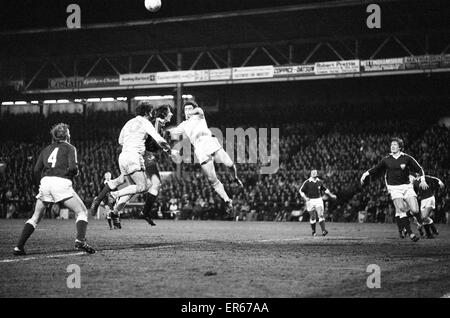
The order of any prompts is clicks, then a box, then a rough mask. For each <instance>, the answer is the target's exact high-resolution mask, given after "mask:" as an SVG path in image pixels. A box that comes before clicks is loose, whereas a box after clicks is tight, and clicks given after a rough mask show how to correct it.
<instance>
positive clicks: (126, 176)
mask: <svg viewBox="0 0 450 318" xmlns="http://www.w3.org/2000/svg"><path fill="white" fill-rule="evenodd" d="M152 108H153V106H152V105H151V104H149V103H148V102H142V103H141V104H140V105H138V106H137V107H136V117H134V118H132V119H130V120H129V121H128V122H127V123H126V124H125V125H124V126H123V128H122V130H121V131H120V135H119V144H120V145H121V146H122V152H121V153H120V155H119V168H120V176H119V177H117V178H116V179H113V180H110V181H108V182H107V183H106V184H105V187H104V188H103V189H102V191H101V192H100V194H99V195H98V196H97V197H96V198H94V200H93V202H92V205H91V213H92V212H94V213H95V211H97V209H98V206H99V205H100V202H101V201H102V200H103V199H104V197H105V196H106V195H107V194H108V193H110V195H111V196H112V197H113V198H114V199H117V202H116V205H115V207H114V213H111V217H112V218H113V222H114V221H115V220H114V218H115V217H117V214H118V213H119V212H120V211H121V210H122V209H123V208H124V207H125V205H126V203H127V202H128V201H129V200H130V199H131V197H132V196H133V195H134V194H138V193H143V192H146V191H148V190H149V188H150V184H149V183H148V182H147V176H146V175H145V166H144V159H143V157H142V154H143V153H144V151H145V141H146V139H147V137H148V136H150V137H151V138H153V139H154V140H155V141H156V142H157V144H158V145H159V146H160V147H161V148H162V149H163V150H164V151H166V152H168V153H170V154H171V156H176V155H177V153H178V152H177V151H175V150H172V149H170V146H169V144H168V143H167V141H166V140H165V139H164V138H163V137H161V135H159V134H158V133H157V131H156V129H155V127H153V125H152V124H151V122H150V121H149V118H150V113H151V111H152ZM125 181H128V184H129V185H128V186H126V187H124V188H123V189H120V190H118V191H112V190H113V189H116V188H117V187H118V186H120V185H121V184H123V183H125ZM114 223H116V222H114Z"/></svg>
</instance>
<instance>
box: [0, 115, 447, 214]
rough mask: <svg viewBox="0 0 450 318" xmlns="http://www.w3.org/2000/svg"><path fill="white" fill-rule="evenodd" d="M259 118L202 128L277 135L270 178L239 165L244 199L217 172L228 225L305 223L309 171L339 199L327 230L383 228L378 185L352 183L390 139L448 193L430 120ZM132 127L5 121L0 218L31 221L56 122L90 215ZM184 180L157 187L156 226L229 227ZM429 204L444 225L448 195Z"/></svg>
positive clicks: (193, 170) (197, 182)
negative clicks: (67, 136)
mask: <svg viewBox="0 0 450 318" xmlns="http://www.w3.org/2000/svg"><path fill="white" fill-rule="evenodd" d="M340 109H342V107H341V108H340ZM352 109H353V108H348V109H347V111H351V110H352ZM321 111H322V112H323V113H327V111H328V112H331V111H332V110H330V109H321ZM257 114H258V115H256V116H255V113H254V112H252V113H245V112H243V113H242V116H239V118H236V117H231V116H226V115H224V114H220V115H217V114H210V115H208V118H207V119H208V123H209V126H210V127H217V128H220V129H221V130H222V131H225V128H227V127H233V128H237V127H241V128H244V129H246V128H248V127H266V128H269V127H279V128H280V134H279V135H280V141H279V162H280V167H279V170H278V172H277V173H275V174H266V175H263V174H259V173H258V171H259V169H260V167H261V164H260V163H258V164H249V163H244V164H238V169H239V174H240V177H241V180H242V181H243V182H244V184H245V188H244V190H242V191H241V190H239V187H238V186H237V185H236V184H234V183H233V182H232V177H231V175H229V174H228V172H227V171H226V170H225V169H224V167H221V165H219V167H218V175H219V178H220V179H221V180H222V182H223V183H224V185H225V187H226V189H229V191H230V192H231V193H232V195H233V200H234V203H235V207H236V209H235V210H236V214H235V216H234V218H235V219H238V220H266V221H290V220H298V218H299V217H300V218H301V219H302V220H307V218H308V216H307V214H303V210H304V201H303V200H302V199H301V197H300V195H299V193H298V189H299V187H300V186H301V184H302V182H303V181H304V180H306V179H307V177H308V174H309V171H310V170H311V169H312V168H315V169H317V170H319V172H320V177H321V178H322V179H323V180H324V181H325V185H326V186H327V187H328V188H329V189H330V190H331V191H332V192H333V193H335V194H337V196H338V199H337V200H330V199H328V200H326V201H325V202H326V212H327V213H326V216H327V219H328V220H329V221H333V222H355V221H358V218H359V216H360V215H361V214H363V215H365V218H366V221H367V222H389V221H390V220H391V219H392V217H393V211H394V209H393V206H392V203H391V201H390V200H389V197H388V194H387V191H386V189H385V185H384V183H383V180H382V179H381V178H380V179H379V180H373V181H372V182H371V183H370V184H369V185H368V186H366V187H361V186H360V184H359V179H360V176H361V174H362V172H363V171H365V170H367V169H368V168H370V167H372V166H373V165H375V164H376V163H377V162H378V161H379V160H381V158H382V157H383V156H384V155H386V154H387V153H388V152H389V140H390V138H391V137H392V136H400V137H402V138H403V139H404V140H405V144H406V149H405V152H407V153H409V154H411V155H412V156H414V157H415V158H416V159H417V160H418V161H419V162H420V163H421V164H422V166H423V167H424V169H425V172H426V173H427V174H430V175H434V176H437V177H439V178H440V179H441V180H442V181H443V182H444V183H445V184H446V185H448V181H449V180H450V173H449V171H450V150H449V145H450V129H449V128H448V127H445V126H440V125H437V124H436V120H434V119H433V120H423V119H421V120H417V119H414V118H411V119H408V118H405V119H403V120H392V119H386V116H384V117H383V116H381V117H380V118H377V119H373V117H371V119H368V118H360V119H359V120H354V119H352V120H351V121H350V120H346V119H345V117H346V116H345V111H341V114H340V115H339V114H335V116H334V117H333V121H325V120H323V119H321V118H324V117H321V118H309V117H308V116H307V115H308V113H307V112H304V113H303V115H304V116H303V117H302V116H300V115H299V114H298V113H295V111H292V112H289V111H287V112H284V113H280V112H273V111H270V110H263V111H261V112H259V113H257ZM280 114H281V115H280ZM305 114H306V115H305ZM372 115H373V114H372ZM129 118H130V115H129V114H127V113H126V112H121V111H119V112H117V111H116V112H92V113H88V114H85V115H83V114H60V113H53V114H50V115H49V116H48V117H44V116H42V115H39V114H22V115H10V114H5V113H4V114H2V116H1V117H0V163H3V164H4V167H6V169H4V172H3V173H1V170H0V216H1V217H26V216H29V215H30V214H31V212H32V209H33V204H34V196H35V195H36V193H37V186H38V185H37V184H36V183H35V182H34V180H33V178H32V170H33V165H34V162H35V160H36V156H37V154H38V152H39V150H40V149H41V148H42V147H43V146H44V145H45V144H47V143H48V142H49V139H50V136H49V130H50V127H51V126H52V125H53V124H55V123H58V122H66V123H68V124H69V125H70V127H71V136H72V141H73V144H74V145H75V146H76V147H77V149H78V160H79V167H80V174H79V176H77V177H76V179H75V182H74V188H75V190H76V191H77V193H78V194H79V195H80V197H81V198H82V199H83V200H84V201H85V203H86V204H87V205H90V203H91V202H90V200H91V199H92V198H93V196H94V195H95V193H98V191H99V190H100V188H101V186H102V176H103V174H104V172H105V171H111V172H112V174H113V175H118V173H119V171H118V166H117V157H118V154H119V151H120V150H119V148H118V143H117V136H118V135H119V132H120V129H121V127H122V126H123V124H124V123H125V122H126V120H127V119H129ZM298 118H302V119H301V120H298ZM352 118H354V117H352ZM225 123H226V125H225ZM159 167H160V171H175V170H176V165H175V164H174V163H173V162H171V161H170V159H169V158H168V157H167V156H165V155H162V156H161V162H160V165H159ZM181 170H182V174H181V177H180V178H176V177H173V178H171V179H170V180H168V181H167V182H165V183H163V187H162V191H161V195H160V198H159V202H158V206H157V208H156V209H155V211H154V213H155V217H159V218H181V219H224V218H226V217H225V215H226V214H225V207H224V206H223V204H222V202H221V200H220V199H219V197H218V196H217V195H216V194H215V192H214V190H213V189H212V188H211V187H210V186H209V185H208V181H207V180H206V178H205V177H204V176H203V174H202V173H201V170H200V168H199V166H198V164H197V165H192V164H187V163H182V164H181ZM436 198H437V200H436V204H437V208H436V215H435V221H436V222H445V221H446V220H445V213H446V212H447V211H448V212H450V188H449V187H448V186H447V187H446V188H445V189H443V190H440V191H439V193H438V194H437V197H436ZM137 200H138V201H139V200H142V198H140V197H138V198H137ZM129 211H130V213H129V214H130V215H137V214H138V212H139V209H137V208H136V207H133V208H131V209H130V210H129ZM293 211H294V212H293Z"/></svg>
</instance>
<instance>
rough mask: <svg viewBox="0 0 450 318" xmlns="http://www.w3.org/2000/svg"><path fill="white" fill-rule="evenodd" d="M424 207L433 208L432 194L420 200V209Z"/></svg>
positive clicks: (434, 202) (434, 205)
mask: <svg viewBox="0 0 450 318" xmlns="http://www.w3.org/2000/svg"><path fill="white" fill-rule="evenodd" d="M425 208H432V209H433V210H434V209H435V208H436V198H435V197H434V195H433V196H432V197H429V198H426V199H423V200H421V201H420V210H424V209H425Z"/></svg>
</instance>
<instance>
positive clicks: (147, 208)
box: [142, 105, 173, 226]
mask: <svg viewBox="0 0 450 318" xmlns="http://www.w3.org/2000/svg"><path fill="white" fill-rule="evenodd" d="M172 116H173V113H172V110H171V108H170V106H169V105H161V106H159V107H155V108H154V109H153V111H152V113H151V119H150V121H151V122H152V124H153V126H154V127H155V129H156V131H157V132H158V133H159V134H160V135H164V134H163V128H164V126H165V125H166V124H167V123H169V122H170V120H171V119H172ZM160 150H161V148H160V147H159V145H158V144H157V143H156V142H155V140H154V139H152V138H147V140H146V141H145V152H144V155H143V157H144V165H145V173H146V175H147V181H148V183H149V184H151V185H150V188H149V190H148V191H147V193H145V194H144V200H145V204H144V209H143V211H142V214H143V215H144V219H145V220H146V221H147V222H148V224H150V225H151V226H155V225H156V224H155V222H153V220H152V217H151V211H152V208H153V205H154V203H155V201H156V198H157V197H158V194H159V190H160V187H161V177H160V175H159V169H158V163H157V161H158V159H159V152H160Z"/></svg>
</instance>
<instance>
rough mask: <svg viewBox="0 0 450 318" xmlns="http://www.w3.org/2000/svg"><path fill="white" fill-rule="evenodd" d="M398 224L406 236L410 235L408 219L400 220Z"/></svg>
mask: <svg viewBox="0 0 450 318" xmlns="http://www.w3.org/2000/svg"><path fill="white" fill-rule="evenodd" d="M400 224H401V226H402V228H404V229H405V230H406V234H408V235H411V234H412V231H411V225H410V224H409V218H408V217H404V218H400Z"/></svg>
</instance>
